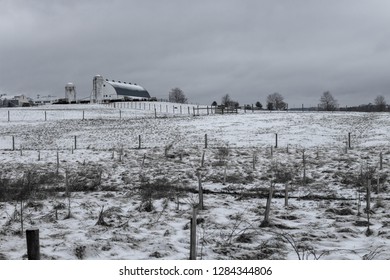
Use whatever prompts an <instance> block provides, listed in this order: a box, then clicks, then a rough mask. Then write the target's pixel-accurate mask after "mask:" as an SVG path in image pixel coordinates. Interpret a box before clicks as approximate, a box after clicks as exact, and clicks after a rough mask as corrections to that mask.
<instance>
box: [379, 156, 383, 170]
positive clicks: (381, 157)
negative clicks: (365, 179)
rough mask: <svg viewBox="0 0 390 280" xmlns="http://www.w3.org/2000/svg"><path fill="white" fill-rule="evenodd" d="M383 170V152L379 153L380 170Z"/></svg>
mask: <svg viewBox="0 0 390 280" xmlns="http://www.w3.org/2000/svg"><path fill="white" fill-rule="evenodd" d="M382 168H383V154H382V152H380V153H379V170H382Z"/></svg>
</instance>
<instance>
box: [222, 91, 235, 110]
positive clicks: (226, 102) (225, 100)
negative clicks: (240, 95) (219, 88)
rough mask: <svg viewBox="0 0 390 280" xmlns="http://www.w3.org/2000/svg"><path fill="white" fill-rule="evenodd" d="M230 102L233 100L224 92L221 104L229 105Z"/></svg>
mask: <svg viewBox="0 0 390 280" xmlns="http://www.w3.org/2000/svg"><path fill="white" fill-rule="evenodd" d="M232 104H233V100H232V99H231V98H230V95H229V94H225V95H224V96H222V99H221V105H223V106H225V107H231V106H232Z"/></svg>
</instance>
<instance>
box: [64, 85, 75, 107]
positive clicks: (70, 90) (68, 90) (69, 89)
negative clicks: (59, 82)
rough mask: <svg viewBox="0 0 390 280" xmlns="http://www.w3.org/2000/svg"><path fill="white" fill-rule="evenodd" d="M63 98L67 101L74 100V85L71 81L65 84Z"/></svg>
mask: <svg viewBox="0 0 390 280" xmlns="http://www.w3.org/2000/svg"><path fill="white" fill-rule="evenodd" d="M65 98H66V99H67V100H68V102H69V103H71V102H76V87H75V85H74V84H73V83H67V84H66V86H65Z"/></svg>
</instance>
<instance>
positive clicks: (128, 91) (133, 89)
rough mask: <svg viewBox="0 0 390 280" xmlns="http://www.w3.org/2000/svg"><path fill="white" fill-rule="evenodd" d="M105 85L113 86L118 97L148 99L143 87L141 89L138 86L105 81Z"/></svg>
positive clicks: (147, 93) (148, 95)
mask: <svg viewBox="0 0 390 280" xmlns="http://www.w3.org/2000/svg"><path fill="white" fill-rule="evenodd" d="M106 83H108V84H110V85H111V86H113V87H114V89H115V91H116V93H117V94H118V95H122V96H131V97H139V98H150V94H149V92H148V91H147V90H146V89H144V88H143V87H141V86H140V85H136V84H131V83H125V82H114V81H106Z"/></svg>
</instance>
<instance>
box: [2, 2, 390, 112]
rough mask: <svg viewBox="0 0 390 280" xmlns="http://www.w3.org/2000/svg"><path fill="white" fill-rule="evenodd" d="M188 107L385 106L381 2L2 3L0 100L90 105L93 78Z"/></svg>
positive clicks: (387, 44)
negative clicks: (52, 99)
mask: <svg viewBox="0 0 390 280" xmlns="http://www.w3.org/2000/svg"><path fill="white" fill-rule="evenodd" d="M96 74H101V75H102V76H103V77H105V78H108V79H114V80H120V81H128V82H134V83H138V84H140V85H142V86H143V87H145V88H146V89H147V90H148V91H149V92H150V93H151V95H152V96H156V97H157V98H167V96H168V92H169V90H170V89H171V88H173V87H180V88H181V89H182V90H183V91H184V92H185V94H186V95H187V97H188V99H189V100H190V101H192V102H196V103H203V104H210V103H211V102H212V101H213V100H216V101H217V102H218V103H219V102H220V100H221V97H222V96H223V95H224V94H227V93H228V94H230V96H231V97H232V98H233V99H234V100H237V101H239V102H240V103H241V104H244V103H255V102H256V101H260V102H262V103H263V104H264V103H265V100H266V97H267V95H268V94H271V93H274V92H279V93H280V94H282V95H283V96H284V97H285V101H286V102H287V103H289V106H290V108H291V107H293V106H301V104H302V103H304V104H305V105H307V106H308V105H314V106H315V105H317V104H318V102H319V99H320V96H321V94H322V93H323V92H324V91H330V92H331V93H332V94H333V96H334V97H335V98H336V99H337V100H338V102H339V103H340V105H341V106H345V105H359V104H364V103H369V102H371V103H373V102H374V99H375V97H376V96H378V95H383V96H385V98H386V100H387V101H388V102H389V101H390V100H389V99H390V77H389V74H390V1H388V0H369V1H368V0H321V1H319V0H279V1H278V0H268V1H266V0H197V1H193V0H191V1H190V0H165V1H159V0H155V1H152V0H139V1H136V0H133V1H126V0H110V1H106V0H104V1H103V0H98V1H82V0H79V1H76V0H63V1H61V0H40V1H39V0H37V1H29V0H0V92H1V93H8V94H19V93H23V94H26V95H28V96H31V97H36V95H37V94H41V95H46V94H51V95H57V96H60V97H62V96H64V92H65V90H64V87H65V85H66V83H68V82H73V83H74V84H75V85H76V91H77V94H78V96H89V95H90V92H91V90H92V78H93V76H94V75H96Z"/></svg>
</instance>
